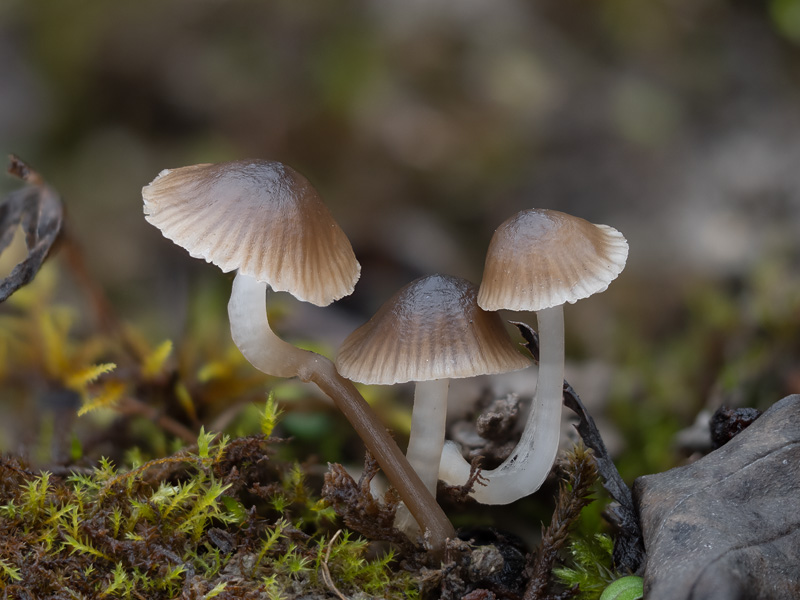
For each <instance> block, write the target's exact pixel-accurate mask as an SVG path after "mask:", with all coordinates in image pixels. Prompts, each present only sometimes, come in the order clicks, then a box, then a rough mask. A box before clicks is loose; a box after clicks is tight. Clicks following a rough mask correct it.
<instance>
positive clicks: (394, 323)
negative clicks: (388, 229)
mask: <svg viewBox="0 0 800 600" xmlns="http://www.w3.org/2000/svg"><path fill="white" fill-rule="evenodd" d="M477 295H478V290H477V288H476V287H475V286H474V285H473V284H472V283H470V282H469V281H466V280H464V279H460V278H458V277H452V276H449V275H430V276H428V277H423V278H420V279H417V280H415V281H412V282H411V283H409V284H408V285H406V286H405V287H404V288H402V289H401V290H400V291H398V292H397V293H396V294H395V295H394V296H392V297H391V298H390V299H389V300H387V301H386V302H385V303H384V304H383V306H381V308H380V309H379V310H378V312H377V313H375V315H374V316H373V317H372V318H371V319H370V320H369V321H368V322H367V323H365V324H364V325H362V326H361V327H359V328H358V329H356V330H355V331H354V332H353V333H351V334H350V336H348V337H347V339H345V341H344V342H343V343H342V345H341V347H340V348H339V352H338V354H337V357H336V367H337V369H338V370H339V372H340V373H341V374H342V375H344V376H345V377H347V378H348V379H351V380H353V381H358V382H360V383H367V384H377V385H392V384H395V383H405V382H408V381H414V382H415V392H414V407H413V410H412V416H411V434H410V437H409V441H408V449H407V451H406V456H407V458H408V460H409V462H410V463H411V466H412V467H414V469H415V470H416V471H417V473H418V474H419V476H420V478H421V479H422V481H423V483H424V484H425V485H426V487H427V488H428V490H430V491H431V493H433V494H435V493H436V483H437V481H438V480H439V460H440V458H441V454H442V445H443V444H444V436H445V416H446V411H447V391H448V386H449V382H450V379H451V378H458V377H474V376H477V375H489V374H495V373H505V372H506V371H514V370H517V369H524V368H525V367H527V366H529V365H530V364H531V363H530V361H529V360H528V359H527V358H525V357H524V356H523V355H522V354H520V353H519V351H518V350H517V348H516V346H515V344H514V343H513V342H512V341H511V338H510V337H509V335H508V332H507V331H506V330H505V328H504V326H503V322H502V321H501V320H500V317H499V316H498V315H497V313H494V312H486V311H484V310H482V309H481V308H480V307H479V306H478V304H477V302H476V298H477Z"/></svg>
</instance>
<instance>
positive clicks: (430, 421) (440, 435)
mask: <svg viewBox="0 0 800 600" xmlns="http://www.w3.org/2000/svg"><path fill="white" fill-rule="evenodd" d="M449 387H450V380H449V379H435V380H433V381H419V382H417V384H416V388H415V390H414V409H413V410H412V412H411V434H410V435H409V438H408V448H407V450H406V458H407V459H408V462H409V463H411V466H412V467H413V468H414V470H415V471H416V472H417V475H419V478H420V479H422V483H424V484H425V487H426V488H428V491H429V492H430V493H431V494H433V496H434V497H435V496H436V484H437V483H438V481H439V457H441V455H442V446H444V431H445V417H446V416H447V390H448V388H449Z"/></svg>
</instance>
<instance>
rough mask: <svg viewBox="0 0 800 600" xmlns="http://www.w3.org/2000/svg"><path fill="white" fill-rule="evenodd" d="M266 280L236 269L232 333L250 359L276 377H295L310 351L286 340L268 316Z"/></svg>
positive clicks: (230, 311)
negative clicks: (280, 336)
mask: <svg viewBox="0 0 800 600" xmlns="http://www.w3.org/2000/svg"><path fill="white" fill-rule="evenodd" d="M266 299H267V284H266V283H263V282H261V281H257V280H256V279H255V277H250V276H249V275H242V274H241V273H239V272H237V273H236V277H235V278H234V280H233V288H232V289H231V299H230V300H229V301H228V319H229V320H230V322H231V337H233V343H234V344H236V347H237V348H239V350H240V351H241V353H242V354H243V355H244V357H245V358H246V359H247V360H248V362H249V363H250V364H251V365H253V366H254V367H255V368H256V369H258V370H259V371H262V372H264V373H266V374H267V375H273V376H275V377H295V376H296V375H297V372H298V371H299V370H300V368H301V367H302V365H303V364H305V363H306V362H308V360H309V359H310V358H311V354H312V353H311V352H308V351H307V350H301V349H300V348H297V347H296V346H293V345H292V344H289V343H287V342H284V341H283V340H282V339H281V338H279V337H278V336H277V335H275V332H273V331H272V328H271V327H270V326H269V321H268V320H267V310H266Z"/></svg>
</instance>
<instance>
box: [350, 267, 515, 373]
mask: <svg viewBox="0 0 800 600" xmlns="http://www.w3.org/2000/svg"><path fill="white" fill-rule="evenodd" d="M476 297H477V289H476V287H475V286H474V285H473V284H472V283H470V282H469V281H466V280H464V279H459V278H458V277H451V276H448V275H431V276H428V277H423V278H421V279H417V280H415V281H412V282H411V283H409V284H408V285H407V286H405V287H404V288H403V289H401V290H400V291H399V292H397V293H396V294H395V295H394V296H392V298H390V299H389V300H388V301H387V302H386V303H385V304H384V305H383V306H381V308H380V309H379V310H378V312H377V313H375V316H373V317H372V318H371V319H370V320H369V321H368V322H367V323H365V324H364V325H362V326H361V327H359V328H358V329H356V330H355V331H354V332H353V333H351V334H350V336H348V338H347V339H346V340H345V341H344V342H343V343H342V346H341V348H340V349H339V353H338V356H337V359H336V368H337V369H338V370H339V372H340V373H341V374H342V375H344V376H345V377H347V378H348V379H351V380H353V381H359V382H361V383H370V384H384V385H390V384H394V383H403V382H406V381H428V380H432V379H444V378H458V377H473V376H476V375H489V374H494V373H504V372H506V371H514V370H517V369H523V368H525V367H527V366H528V365H529V364H530V361H529V360H528V359H527V358H525V357H524V356H523V355H522V354H520V353H519V352H518V351H517V347H516V345H515V344H514V342H512V341H511V338H510V337H509V335H508V332H507V331H506V330H505V328H504V327H503V322H502V320H501V319H500V317H499V316H498V314H497V313H494V312H486V311H484V310H482V309H481V308H480V307H479V306H478V304H477V303H476Z"/></svg>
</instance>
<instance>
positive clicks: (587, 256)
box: [440, 209, 628, 504]
mask: <svg viewBox="0 0 800 600" xmlns="http://www.w3.org/2000/svg"><path fill="white" fill-rule="evenodd" d="M627 257H628V243H627V242H626V241H625V238H624V237H623V236H622V234H621V233H620V232H618V231H617V230H616V229H614V228H612V227H609V226H607V225H594V224H592V223H589V222H588V221H585V220H583V219H580V218H578V217H573V216H570V215H567V214H565V213H561V212H557V211H554V210H546V209H530V210H525V211H522V212H520V213H518V214H516V215H515V216H513V217H511V218H510V219H508V220H507V221H505V222H504V223H503V224H502V225H500V227H498V228H497V230H496V231H495V233H494V236H493V237H492V241H491V243H490V245H489V250H488V251H487V255H486V265H485V268H484V274H483V280H482V282H481V287H480V290H479V292H478V304H479V305H480V307H481V308H483V309H484V310H490V311H494V310H500V309H509V310H517V311H520V310H525V311H528V310H532V311H535V312H536V319H537V321H538V327H539V352H540V354H539V381H538V383H537V386H536V393H535V395H534V399H533V405H532V406H531V412H530V414H529V416H528V421H527V422H526V424H525V429H524V430H523V433H522V437H521V439H520V441H519V443H518V444H517V446H516V448H515V449H514V451H513V452H512V453H511V455H510V456H509V457H508V458H507V459H506V460H505V461H504V462H503V463H502V464H501V465H500V466H499V467H497V468H496V469H493V470H491V471H482V472H481V476H482V477H483V478H484V479H485V480H486V481H487V485H485V486H479V487H477V488H476V489H475V490H474V491H473V493H472V496H473V497H474V498H475V499H476V500H477V501H479V502H482V503H484V504H508V503H510V502H513V501H515V500H517V499H519V498H522V497H524V496H527V495H529V494H531V493H533V492H535V491H536V490H537V489H539V487H540V486H541V485H542V483H543V482H544V480H545V478H546V477H547V474H548V473H549V472H550V469H551V467H552V465H553V462H554V461H555V457H556V452H557V451H558V439H559V432H560V423H561V404H562V398H563V392H562V388H563V383H564V312H563V305H564V304H565V303H566V302H570V303H574V302H576V301H577V300H580V299H581V298H586V297H588V296H591V295H592V294H595V293H598V292H602V291H604V290H605V289H606V288H607V287H608V285H609V283H611V281H613V280H614V279H615V278H616V277H617V275H619V274H620V273H621V272H622V269H623V268H624V267H625V262H626V260H627ZM440 477H441V478H442V479H443V480H444V481H446V482H447V483H450V484H453V485H463V484H464V483H465V482H466V481H467V478H468V477H469V463H467V462H466V460H464V458H463V457H462V456H461V453H460V452H459V451H458V448H457V447H456V446H455V444H453V443H448V444H446V446H445V448H444V451H443V454H442V464H441V467H440Z"/></svg>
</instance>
